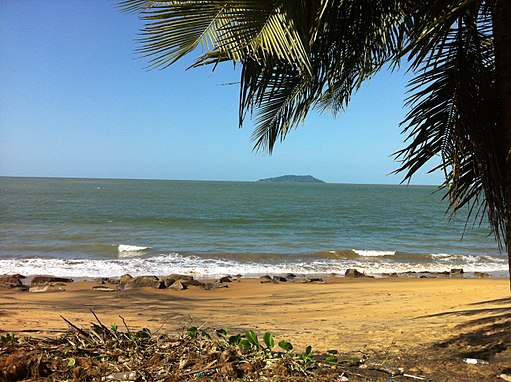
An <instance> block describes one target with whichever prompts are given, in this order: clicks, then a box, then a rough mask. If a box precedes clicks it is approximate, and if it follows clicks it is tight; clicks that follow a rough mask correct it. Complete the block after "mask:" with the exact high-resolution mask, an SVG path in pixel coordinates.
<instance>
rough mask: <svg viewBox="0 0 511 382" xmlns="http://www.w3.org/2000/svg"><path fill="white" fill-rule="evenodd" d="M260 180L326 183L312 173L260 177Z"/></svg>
mask: <svg viewBox="0 0 511 382" xmlns="http://www.w3.org/2000/svg"><path fill="white" fill-rule="evenodd" d="M258 182H273V183H325V182H324V181H322V180H320V179H317V178H314V177H313V176H311V175H284V176H278V177H276V178H266V179H259V180H258Z"/></svg>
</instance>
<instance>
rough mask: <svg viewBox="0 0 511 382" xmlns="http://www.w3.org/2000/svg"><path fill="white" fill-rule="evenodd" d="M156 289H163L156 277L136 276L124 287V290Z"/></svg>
mask: <svg viewBox="0 0 511 382" xmlns="http://www.w3.org/2000/svg"><path fill="white" fill-rule="evenodd" d="M120 285H121V284H120V283H119V286H120ZM147 287H148V288H156V289H162V288H164V287H165V284H163V283H162V282H161V281H160V280H159V279H158V277H156V276H137V277H133V278H132V279H131V280H129V281H128V282H127V283H126V284H125V285H124V288H123V289H124V290H129V289H135V288H147Z"/></svg>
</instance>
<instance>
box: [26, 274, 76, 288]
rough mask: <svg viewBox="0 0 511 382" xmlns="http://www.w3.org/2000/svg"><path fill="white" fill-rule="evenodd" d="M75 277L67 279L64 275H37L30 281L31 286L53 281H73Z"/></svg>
mask: <svg viewBox="0 0 511 382" xmlns="http://www.w3.org/2000/svg"><path fill="white" fill-rule="evenodd" d="M72 282H73V279H66V278H63V277H55V276H36V277H34V278H33V279H32V281H31V282H30V286H35V285H47V284H52V283H72Z"/></svg>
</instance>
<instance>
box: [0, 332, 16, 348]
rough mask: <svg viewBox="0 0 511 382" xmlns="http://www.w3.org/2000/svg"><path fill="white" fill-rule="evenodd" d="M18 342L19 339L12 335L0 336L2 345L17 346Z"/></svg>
mask: <svg viewBox="0 0 511 382" xmlns="http://www.w3.org/2000/svg"><path fill="white" fill-rule="evenodd" d="M18 342H19V339H18V337H16V335H15V334H14V333H6V334H5V335H3V336H0V343H2V345H8V344H17V343H18Z"/></svg>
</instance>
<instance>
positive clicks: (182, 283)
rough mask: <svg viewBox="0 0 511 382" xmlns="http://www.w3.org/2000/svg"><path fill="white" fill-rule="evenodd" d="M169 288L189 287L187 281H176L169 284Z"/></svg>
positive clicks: (182, 288)
mask: <svg viewBox="0 0 511 382" xmlns="http://www.w3.org/2000/svg"><path fill="white" fill-rule="evenodd" d="M169 289H173V290H185V289H188V286H187V285H186V283H185V282H181V281H175V282H174V284H172V285H171V286H169Z"/></svg>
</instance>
